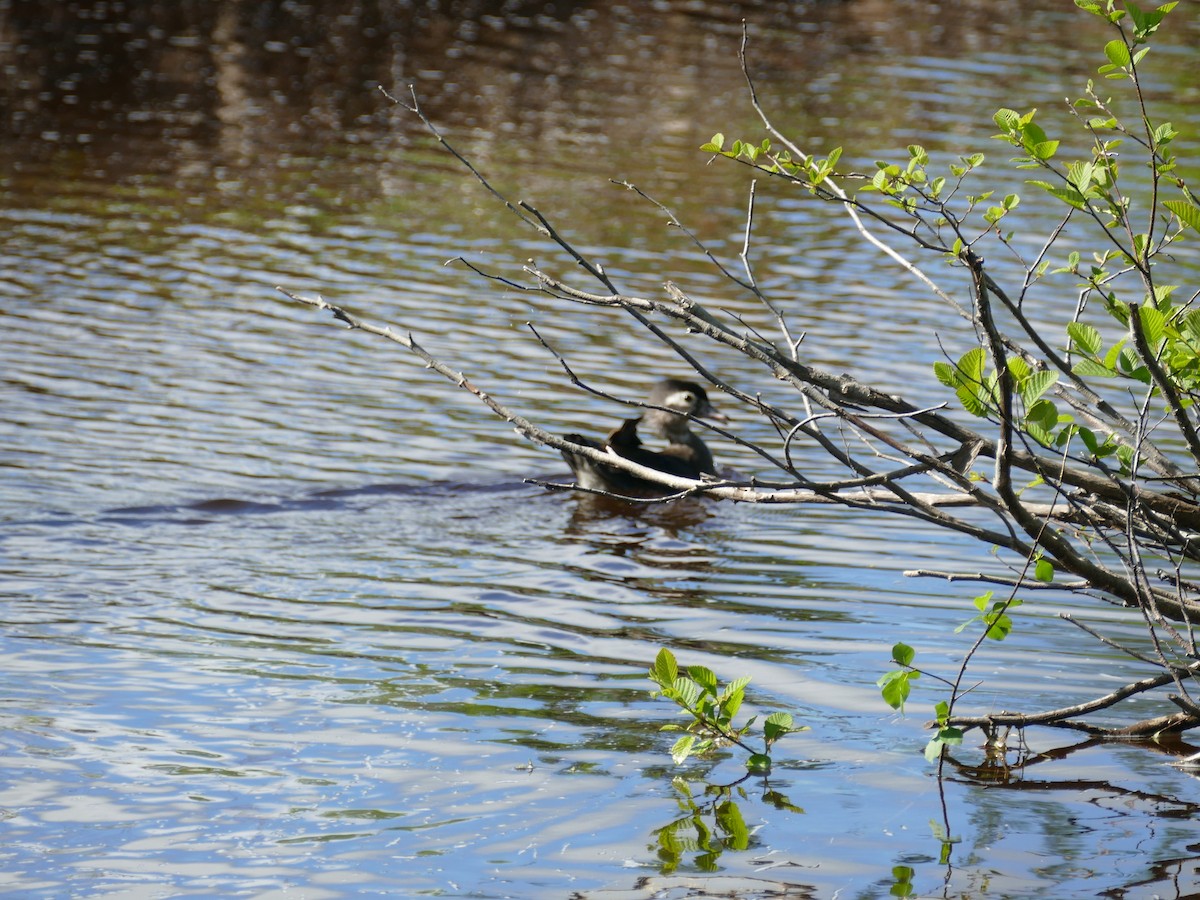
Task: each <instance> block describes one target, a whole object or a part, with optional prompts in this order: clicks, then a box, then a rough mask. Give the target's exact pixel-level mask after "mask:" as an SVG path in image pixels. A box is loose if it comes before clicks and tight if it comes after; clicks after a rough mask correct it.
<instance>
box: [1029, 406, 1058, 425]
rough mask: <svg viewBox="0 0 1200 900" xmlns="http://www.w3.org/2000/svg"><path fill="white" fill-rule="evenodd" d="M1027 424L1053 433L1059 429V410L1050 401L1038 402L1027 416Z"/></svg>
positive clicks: (1031, 407) (1030, 408)
mask: <svg viewBox="0 0 1200 900" xmlns="http://www.w3.org/2000/svg"><path fill="white" fill-rule="evenodd" d="M1025 423H1026V424H1027V425H1037V426H1038V427H1039V428H1041V429H1042V430H1043V431H1047V432H1049V431H1053V430H1054V429H1055V428H1057V427H1058V408H1057V407H1055V405H1054V404H1053V403H1051V402H1050V401H1049V400H1038V401H1037V402H1036V403H1034V404H1033V405H1032V406H1030V407H1029V411H1028V412H1027V413H1026V414H1025Z"/></svg>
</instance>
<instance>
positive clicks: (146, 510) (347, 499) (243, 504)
mask: <svg viewBox="0 0 1200 900" xmlns="http://www.w3.org/2000/svg"><path fill="white" fill-rule="evenodd" d="M533 490H534V489H532V488H530V487H529V486H528V485H526V484H524V483H523V482H520V481H506V482H500V483H495V484H476V483H468V482H456V481H435V482H425V483H421V484H403V483H384V484H371V485H363V486H361V487H353V488H334V489H331V490H325V491H317V492H315V493H312V494H307V495H304V496H300V497H293V498H284V499H277V500H262V499H246V498H238V497H218V498H214V499H211V500H199V501H195V502H192V503H162V504H149V505H145V506H122V507H116V508H113V509H108V510H105V511H104V512H102V513H101V514H100V515H99V517H98V518H99V521H101V522H114V523H117V524H120V525H133V526H145V525H163V524H174V525H206V524H209V523H210V522H213V521H215V520H217V519H218V518H223V517H226V516H259V515H270V514H276V513H294V512H308V511H322V510H330V509H348V508H351V507H353V506H355V505H356V503H357V502H358V501H361V500H363V499H369V498H379V497H402V498H406V497H413V498H438V497H443V498H449V497H461V496H464V495H472V494H489V495H490V494H501V493H508V492H517V491H525V492H532V491H533Z"/></svg>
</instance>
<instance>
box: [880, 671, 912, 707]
mask: <svg viewBox="0 0 1200 900" xmlns="http://www.w3.org/2000/svg"><path fill="white" fill-rule="evenodd" d="M920 677H921V673H920V672H906V671H904V670H902V669H896V670H894V671H892V672H888V673H886V674H884V675H882V676H880V678H879V680H878V681H876V682H875V684H876V685H877V686H878V687H879V693H880V694H881V695H882V696H883V701H884V702H885V703H886V704H887V705H888V706H890V707H891V708H892V709H896V710H899V711H900V712H904V701H905V700H907V699H908V694H909V691H910V690H911V683H912V682H913V681H915V680H916V679H917V678H920Z"/></svg>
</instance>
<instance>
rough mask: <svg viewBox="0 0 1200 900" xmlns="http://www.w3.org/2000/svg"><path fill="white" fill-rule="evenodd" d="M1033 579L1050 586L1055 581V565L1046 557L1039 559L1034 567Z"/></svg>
mask: <svg viewBox="0 0 1200 900" xmlns="http://www.w3.org/2000/svg"><path fill="white" fill-rule="evenodd" d="M1033 577H1034V578H1036V579H1037V580H1038V581H1040V582H1042V583H1043V584H1049V583H1050V582H1052V581H1053V580H1054V563H1052V562H1050V560H1048V559H1046V558H1044V557H1043V558H1042V559H1039V560H1038V561H1037V564H1036V565H1035V566H1034V567H1033Z"/></svg>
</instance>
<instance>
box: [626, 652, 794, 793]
mask: <svg viewBox="0 0 1200 900" xmlns="http://www.w3.org/2000/svg"><path fill="white" fill-rule="evenodd" d="M649 676H650V680H651V681H653V682H654V683H655V684H656V685H658V688H659V689H658V690H657V691H652V692H651V696H654V697H665V698H667V699H668V700H673V701H674V702H675V704H676V705H677V706H679V708H680V710H681V712H682V713H684V714H685V715H687V716H690V718H691V721H690V722H688V723H687V724H686V725H674V724H670V725H664V726H663V728H662V730H663V731H685V732H687V733H686V734H684V735H683V736H681V737H680V738H679V740H677V741H676V742H675V745H674V746H673V747H672V748H671V758H672V759H673V760H674V762H675V764H676V765H681V764H682V763H683V762H684V761H685V760H687V758H688V757H689V756H694V755H701V754H705V753H708V752H709V751H712V750H715V749H718V748H721V747H725V746H729V745H737V746H739V747H741V748H743V749H745V750H747V751H748V752H749V757H748V759H747V761H746V768H747V769H749V770H750V771H751V772H768V771H770V768H771V755H770V750H771V747H772V745H774V743H775V742H776V741H778V740H779V739H780V738H781V737H783V736H784V735H786V734H790V733H792V732H796V731H807V730H808V728H807V727H806V726H795V725H794V724H793V721H794V720H793V718H792V716H791V714H789V713H785V712H776V713H771V714H770V715H769V716H767V717H766V719H765V720H764V721H763V727H762V740H763V746H762V750H761V751H756V750H753V749H751V748H750V747H749V746H748V745H747V744H746V743H745V740H744V739H745V738H746V736H747V735H748V734H749V732H750V730H751V728H752V727H753V726H754V723H755V722H756V721H757V720H758V717H757V716H752V717H751V718H750V719H748V720H747V721H746V722H745V723H744V724H742V725H740V726H737V725H735V724H734V718H735V717H736V716H737V714H738V711H739V710H740V709H741V707H742V702H743V700H745V697H746V685H747V684H749V683H750V678H749V676H742V677H740V678H735V679H734V680H733V681H731V682H729V683H728V684H726V685H722V684H720V682H719V681H718V680H717V676H716V674H715V673H714V672H713V671H712V670H711V669H709V668H707V667H706V666H688V667H687V669H686V670H680V668H679V664H678V663H677V662H676V661H675V656H674V654H673V653H671V651H670V650H668V649H667V648H666V647H663V648H662V649H661V650H659V651H658V655H657V656H656V657H655V659H654V665H653V666H651V667H650V672H649Z"/></svg>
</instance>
